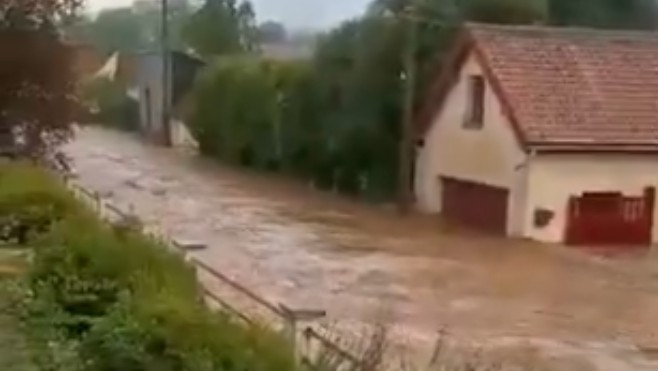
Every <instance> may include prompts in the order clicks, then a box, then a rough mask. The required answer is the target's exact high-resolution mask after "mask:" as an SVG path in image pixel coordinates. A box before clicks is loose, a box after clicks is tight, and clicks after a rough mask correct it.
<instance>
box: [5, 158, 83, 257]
mask: <svg viewBox="0 0 658 371" xmlns="http://www.w3.org/2000/svg"><path fill="white" fill-rule="evenodd" d="M80 210H81V207H80V205H79V204H78V203H77V202H76V201H75V200H73V199H72V198H71V197H70V195H69V194H68V192H67V190H66V189H65V187H64V186H63V185H62V184H61V183H60V182H59V181H57V180H56V179H55V178H53V177H52V176H51V175H50V174H48V173H47V172H45V171H43V170H41V169H39V168H36V167H35V166H32V165H29V164H26V163H21V162H19V163H2V164H0V242H3V243H13V244H19V245H23V244H25V243H27V242H28V240H29V239H30V237H33V236H34V235H35V234H37V233H44V232H47V231H48V229H49V228H50V227H51V225H53V223H55V222H56V221H58V220H61V219H63V218H64V217H65V216H67V215H69V214H71V213H74V212H79V211H80Z"/></svg>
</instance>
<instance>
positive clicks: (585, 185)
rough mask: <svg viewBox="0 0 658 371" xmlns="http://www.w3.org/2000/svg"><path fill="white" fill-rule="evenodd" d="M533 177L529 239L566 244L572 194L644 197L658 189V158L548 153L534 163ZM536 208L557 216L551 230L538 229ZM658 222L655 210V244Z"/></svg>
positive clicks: (529, 196) (531, 180) (530, 179)
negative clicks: (609, 194)
mask: <svg viewBox="0 0 658 371" xmlns="http://www.w3.org/2000/svg"><path fill="white" fill-rule="evenodd" d="M529 175H530V176H529V193H528V202H527V210H526V226H525V229H526V236H527V237H530V238H533V239H536V240H539V241H545V242H562V241H563V239H564V231H565V224H566V215H567V202H568V199H569V197H570V196H571V195H580V194H582V193H583V192H599V191H615V192H623V193H624V194H626V195H629V196H640V195H642V194H643V192H644V189H645V188H646V187H649V186H654V187H658V155H650V154H647V155H642V154H636V155H633V154H545V155H539V156H537V157H534V158H533V159H532V160H531V161H530V167H529ZM536 208H545V209H548V210H551V211H553V212H554V213H555V217H554V219H553V220H552V222H551V223H550V224H549V225H548V226H547V227H544V228H535V227H534V225H533V213H534V210H535V209H536ZM657 220H658V215H656V210H654V228H653V238H654V242H656V241H658V224H657V223H656V222H655V221H657Z"/></svg>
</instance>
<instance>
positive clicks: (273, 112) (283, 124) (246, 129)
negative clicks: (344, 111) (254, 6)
mask: <svg viewBox="0 0 658 371" xmlns="http://www.w3.org/2000/svg"><path fill="white" fill-rule="evenodd" d="M311 87H312V85H311V83H310V70H309V68H308V65H307V64H306V63H303V62H282V61H269V60H263V59H254V58H226V59H222V60H220V61H219V62H217V63H216V64H215V65H214V66H211V67H209V68H208V69H207V70H206V72H205V73H204V74H203V75H202V76H201V78H200V79H199V81H198V83H197V85H196V87H195V91H194V107H193V109H192V114H191V115H190V117H189V118H188V120H187V121H188V122H189V124H190V126H191V128H192V132H193V134H194V135H195V137H196V139H197V141H198V142H199V144H200V147H201V151H202V152H203V153H204V154H206V155H210V156H213V157H216V158H219V159H221V160H224V161H227V162H230V163H234V164H240V165H246V166H252V167H256V168H261V169H270V170H272V169H279V170H290V171H295V170H300V169H301V168H303V162H304V161H306V159H307V158H308V156H307V152H309V150H310V149H311V148H310V146H311V143H310V141H309V138H310V136H311V135H313V122H314V120H313V119H312V117H310V114H311V113H312V111H311V110H309V109H308V105H309V103H310V102H312V100H313V94H312V91H311Z"/></svg>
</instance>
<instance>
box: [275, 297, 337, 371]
mask: <svg viewBox="0 0 658 371" xmlns="http://www.w3.org/2000/svg"><path fill="white" fill-rule="evenodd" d="M279 308H280V309H281V313H282V314H283V316H284V319H285V321H286V326H285V327H286V328H285V330H284V331H285V332H286V335H287V337H288V339H289V341H290V347H291V348H292V352H293V356H294V357H295V360H296V361H297V362H298V363H299V362H300V361H301V359H302V355H301V353H300V352H299V349H297V337H298V335H299V334H298V331H297V327H298V325H299V323H300V322H301V321H314V320H317V319H320V318H323V317H326V316H327V312H326V311H324V310H309V309H297V310H295V309H291V308H289V307H288V306H286V305H284V304H279Z"/></svg>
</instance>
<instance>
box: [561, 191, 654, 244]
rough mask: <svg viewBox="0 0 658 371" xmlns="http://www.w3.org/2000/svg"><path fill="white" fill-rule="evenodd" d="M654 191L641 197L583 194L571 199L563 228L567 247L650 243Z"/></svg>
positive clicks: (617, 193) (615, 193) (619, 194)
mask: <svg viewBox="0 0 658 371" xmlns="http://www.w3.org/2000/svg"><path fill="white" fill-rule="evenodd" d="M654 201H655V189H654V188H647V189H646V190H645V192H644V195H643V196H639V197H630V196H624V195H623V194H622V193H619V192H597V193H584V194H583V195H582V196H580V197H577V196H572V197H571V198H570V199H569V207H568V214H567V225H566V243H567V244H569V245H636V246H637V245H641V246H647V245H650V244H651V240H652V233H651V231H652V227H653V209H654Z"/></svg>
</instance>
